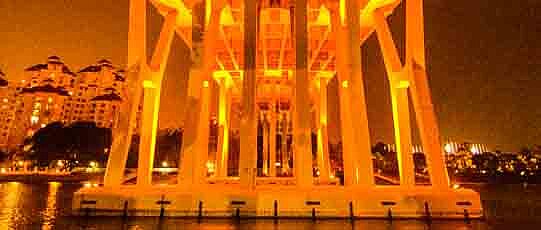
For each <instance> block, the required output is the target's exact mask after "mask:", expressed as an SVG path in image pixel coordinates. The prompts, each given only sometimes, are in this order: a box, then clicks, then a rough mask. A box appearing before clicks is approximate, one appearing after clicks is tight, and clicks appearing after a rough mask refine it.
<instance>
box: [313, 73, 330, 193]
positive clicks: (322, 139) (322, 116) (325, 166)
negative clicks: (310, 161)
mask: <svg viewBox="0 0 541 230" xmlns="http://www.w3.org/2000/svg"><path fill="white" fill-rule="evenodd" d="M318 80H319V102H318V103H317V104H318V106H317V113H318V114H317V116H316V117H318V118H319V119H317V121H316V124H317V126H318V127H317V166H318V168H319V181H320V183H326V182H329V179H330V175H331V167H330V162H329V160H330V158H329V135H328V129H327V83H328V79H327V78H320V79H318Z"/></svg>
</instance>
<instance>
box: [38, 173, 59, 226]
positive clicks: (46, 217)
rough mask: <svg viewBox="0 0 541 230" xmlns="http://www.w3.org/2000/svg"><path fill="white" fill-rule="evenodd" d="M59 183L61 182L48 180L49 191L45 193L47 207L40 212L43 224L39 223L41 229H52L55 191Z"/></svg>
mask: <svg viewBox="0 0 541 230" xmlns="http://www.w3.org/2000/svg"><path fill="white" fill-rule="evenodd" d="M61 185H62V184H61V183H59V182H49V191H48V193H47V207H46V208H45V210H43V212H42V216H43V224H42V225H41V229H43V230H50V229H53V226H54V222H55V220H56V216H57V205H56V199H57V193H58V188H59V187H60V186H61Z"/></svg>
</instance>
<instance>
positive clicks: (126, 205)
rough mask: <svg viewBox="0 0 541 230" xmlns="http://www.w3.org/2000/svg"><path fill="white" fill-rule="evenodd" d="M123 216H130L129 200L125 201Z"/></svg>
mask: <svg viewBox="0 0 541 230" xmlns="http://www.w3.org/2000/svg"><path fill="white" fill-rule="evenodd" d="M122 217H124V218H127V217H128V201H127V200H125V201H124V212H123V213H122Z"/></svg>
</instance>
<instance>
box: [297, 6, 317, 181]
mask: <svg viewBox="0 0 541 230" xmlns="http://www.w3.org/2000/svg"><path fill="white" fill-rule="evenodd" d="M307 7H308V5H307V2H306V0H296V2H295V42H296V43H295V46H296V69H295V96H294V97H295V98H294V99H295V100H294V101H295V106H294V110H293V112H294V118H293V119H294V120H293V149H294V156H293V157H294V158H293V166H294V175H295V178H296V182H297V186H299V187H307V186H311V185H312V183H313V179H312V178H313V169H312V148H311V140H312V138H311V128H310V119H308V117H310V104H309V103H310V102H309V98H310V93H309V91H308V87H307V85H309V82H310V81H309V77H308V27H307V20H308V18H307V14H308V11H307Z"/></svg>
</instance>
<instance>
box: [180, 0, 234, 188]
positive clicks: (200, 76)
mask: <svg viewBox="0 0 541 230" xmlns="http://www.w3.org/2000/svg"><path fill="white" fill-rule="evenodd" d="M224 4H225V2H224V1H213V2H212V4H211V5H210V7H211V8H210V12H211V14H210V17H209V21H208V24H207V23H205V22H206V17H205V6H206V5H205V4H204V3H203V2H199V3H198V4H196V5H195V6H194V10H193V11H192V14H193V19H192V23H193V25H192V30H193V31H192V41H193V50H192V57H193V59H194V60H193V63H194V64H193V65H192V69H191V70H190V76H189V77H190V79H189V81H188V99H187V104H188V106H187V107H186V118H185V119H186V121H185V133H184V137H183V141H182V149H181V152H182V154H181V168H180V171H179V184H182V185H195V186H197V185H199V184H201V183H203V182H204V178H205V177H206V172H207V168H206V161H207V159H208V139H209V114H210V113H209V98H210V93H211V92H210V90H209V84H210V83H209V81H210V79H211V74H212V72H213V68H214V65H215V55H216V53H215V52H216V48H215V46H216V39H217V37H218V32H219V26H220V17H219V16H220V13H221V10H222V8H223V6H224ZM207 7H209V6H207ZM202 29H204V31H202ZM203 34H204V36H203Z"/></svg>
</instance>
